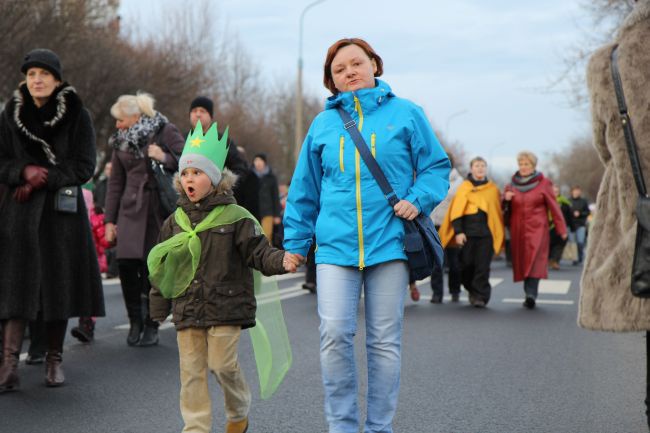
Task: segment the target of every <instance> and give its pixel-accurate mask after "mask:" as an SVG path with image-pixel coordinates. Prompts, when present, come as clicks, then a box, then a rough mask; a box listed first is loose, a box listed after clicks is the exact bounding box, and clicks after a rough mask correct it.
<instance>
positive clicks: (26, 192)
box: [14, 183, 34, 203]
mask: <svg viewBox="0 0 650 433" xmlns="http://www.w3.org/2000/svg"><path fill="white" fill-rule="evenodd" d="M33 190H34V188H32V186H31V185H30V184H28V183H26V184H24V185H21V186H19V187H18V188H16V189H15V190H14V200H16V201H17V202H18V203H24V202H26V201H27V200H29V197H30V196H31V194H32V191H33Z"/></svg>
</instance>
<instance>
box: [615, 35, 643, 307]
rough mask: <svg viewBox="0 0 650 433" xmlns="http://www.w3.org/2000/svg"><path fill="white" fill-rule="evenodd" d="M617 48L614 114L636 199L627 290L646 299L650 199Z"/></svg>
mask: <svg viewBox="0 0 650 433" xmlns="http://www.w3.org/2000/svg"><path fill="white" fill-rule="evenodd" d="M617 49H618V46H615V47H614V48H613V49H612V54H611V64H612V65H611V69H612V78H613V80H614V90H615V91H616V101H617V103H618V111H619V115H620V119H621V124H622V126H623V133H624V135H625V144H626V146H627V152H628V154H629V156H630V164H631V166H632V175H633V176H634V183H635V184H636V188H637V191H638V192H639V197H638V199H637V202H636V212H635V213H636V218H637V225H636V240H635V243H634V259H633V260H632V284H631V290H632V294H633V295H634V296H637V297H639V298H650V197H648V192H647V189H646V186H645V180H644V178H643V171H642V170H641V163H640V161H639V154H638V152H637V146H636V139H635V137H634V131H633V130H632V123H631V121H630V116H629V114H628V111H627V104H626V103H625V95H624V93H623V85H622V83H621V75H620V73H619V71H618V64H617V63H618V62H617V60H618V51H617Z"/></svg>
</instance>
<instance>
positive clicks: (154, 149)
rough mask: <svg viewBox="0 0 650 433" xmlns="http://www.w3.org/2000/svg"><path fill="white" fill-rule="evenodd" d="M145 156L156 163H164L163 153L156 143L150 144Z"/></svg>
mask: <svg viewBox="0 0 650 433" xmlns="http://www.w3.org/2000/svg"><path fill="white" fill-rule="evenodd" d="M147 155H148V156H149V158H151V159H155V160H156V161H158V162H163V161H165V152H164V151H163V150H162V148H161V147H160V146H158V145H157V144H156V143H152V144H150V145H149V146H148V147H147Z"/></svg>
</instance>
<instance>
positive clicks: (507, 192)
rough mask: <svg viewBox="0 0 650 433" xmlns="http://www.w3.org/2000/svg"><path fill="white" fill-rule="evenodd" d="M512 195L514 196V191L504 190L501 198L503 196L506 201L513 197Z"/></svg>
mask: <svg viewBox="0 0 650 433" xmlns="http://www.w3.org/2000/svg"><path fill="white" fill-rule="evenodd" d="M514 196H515V193H514V192H512V191H506V193H505V194H504V195H503V198H504V199H505V200H506V201H510V200H512V198H513V197H514Z"/></svg>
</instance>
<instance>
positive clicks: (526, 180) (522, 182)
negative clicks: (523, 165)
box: [512, 171, 544, 192]
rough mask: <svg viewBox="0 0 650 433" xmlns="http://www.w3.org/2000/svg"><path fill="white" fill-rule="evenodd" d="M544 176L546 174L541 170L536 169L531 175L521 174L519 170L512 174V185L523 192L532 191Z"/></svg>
mask: <svg viewBox="0 0 650 433" xmlns="http://www.w3.org/2000/svg"><path fill="white" fill-rule="evenodd" d="M543 178H544V175H543V174H542V173H540V172H539V171H534V172H533V173H532V174H531V175H529V176H525V177H524V176H521V175H520V174H519V172H516V173H515V174H514V176H512V186H513V187H515V188H516V189H517V190H519V191H521V192H526V191H530V190H531V189H533V188H535V187H536V186H537V185H539V182H540V181H541V180H542V179H543Z"/></svg>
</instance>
